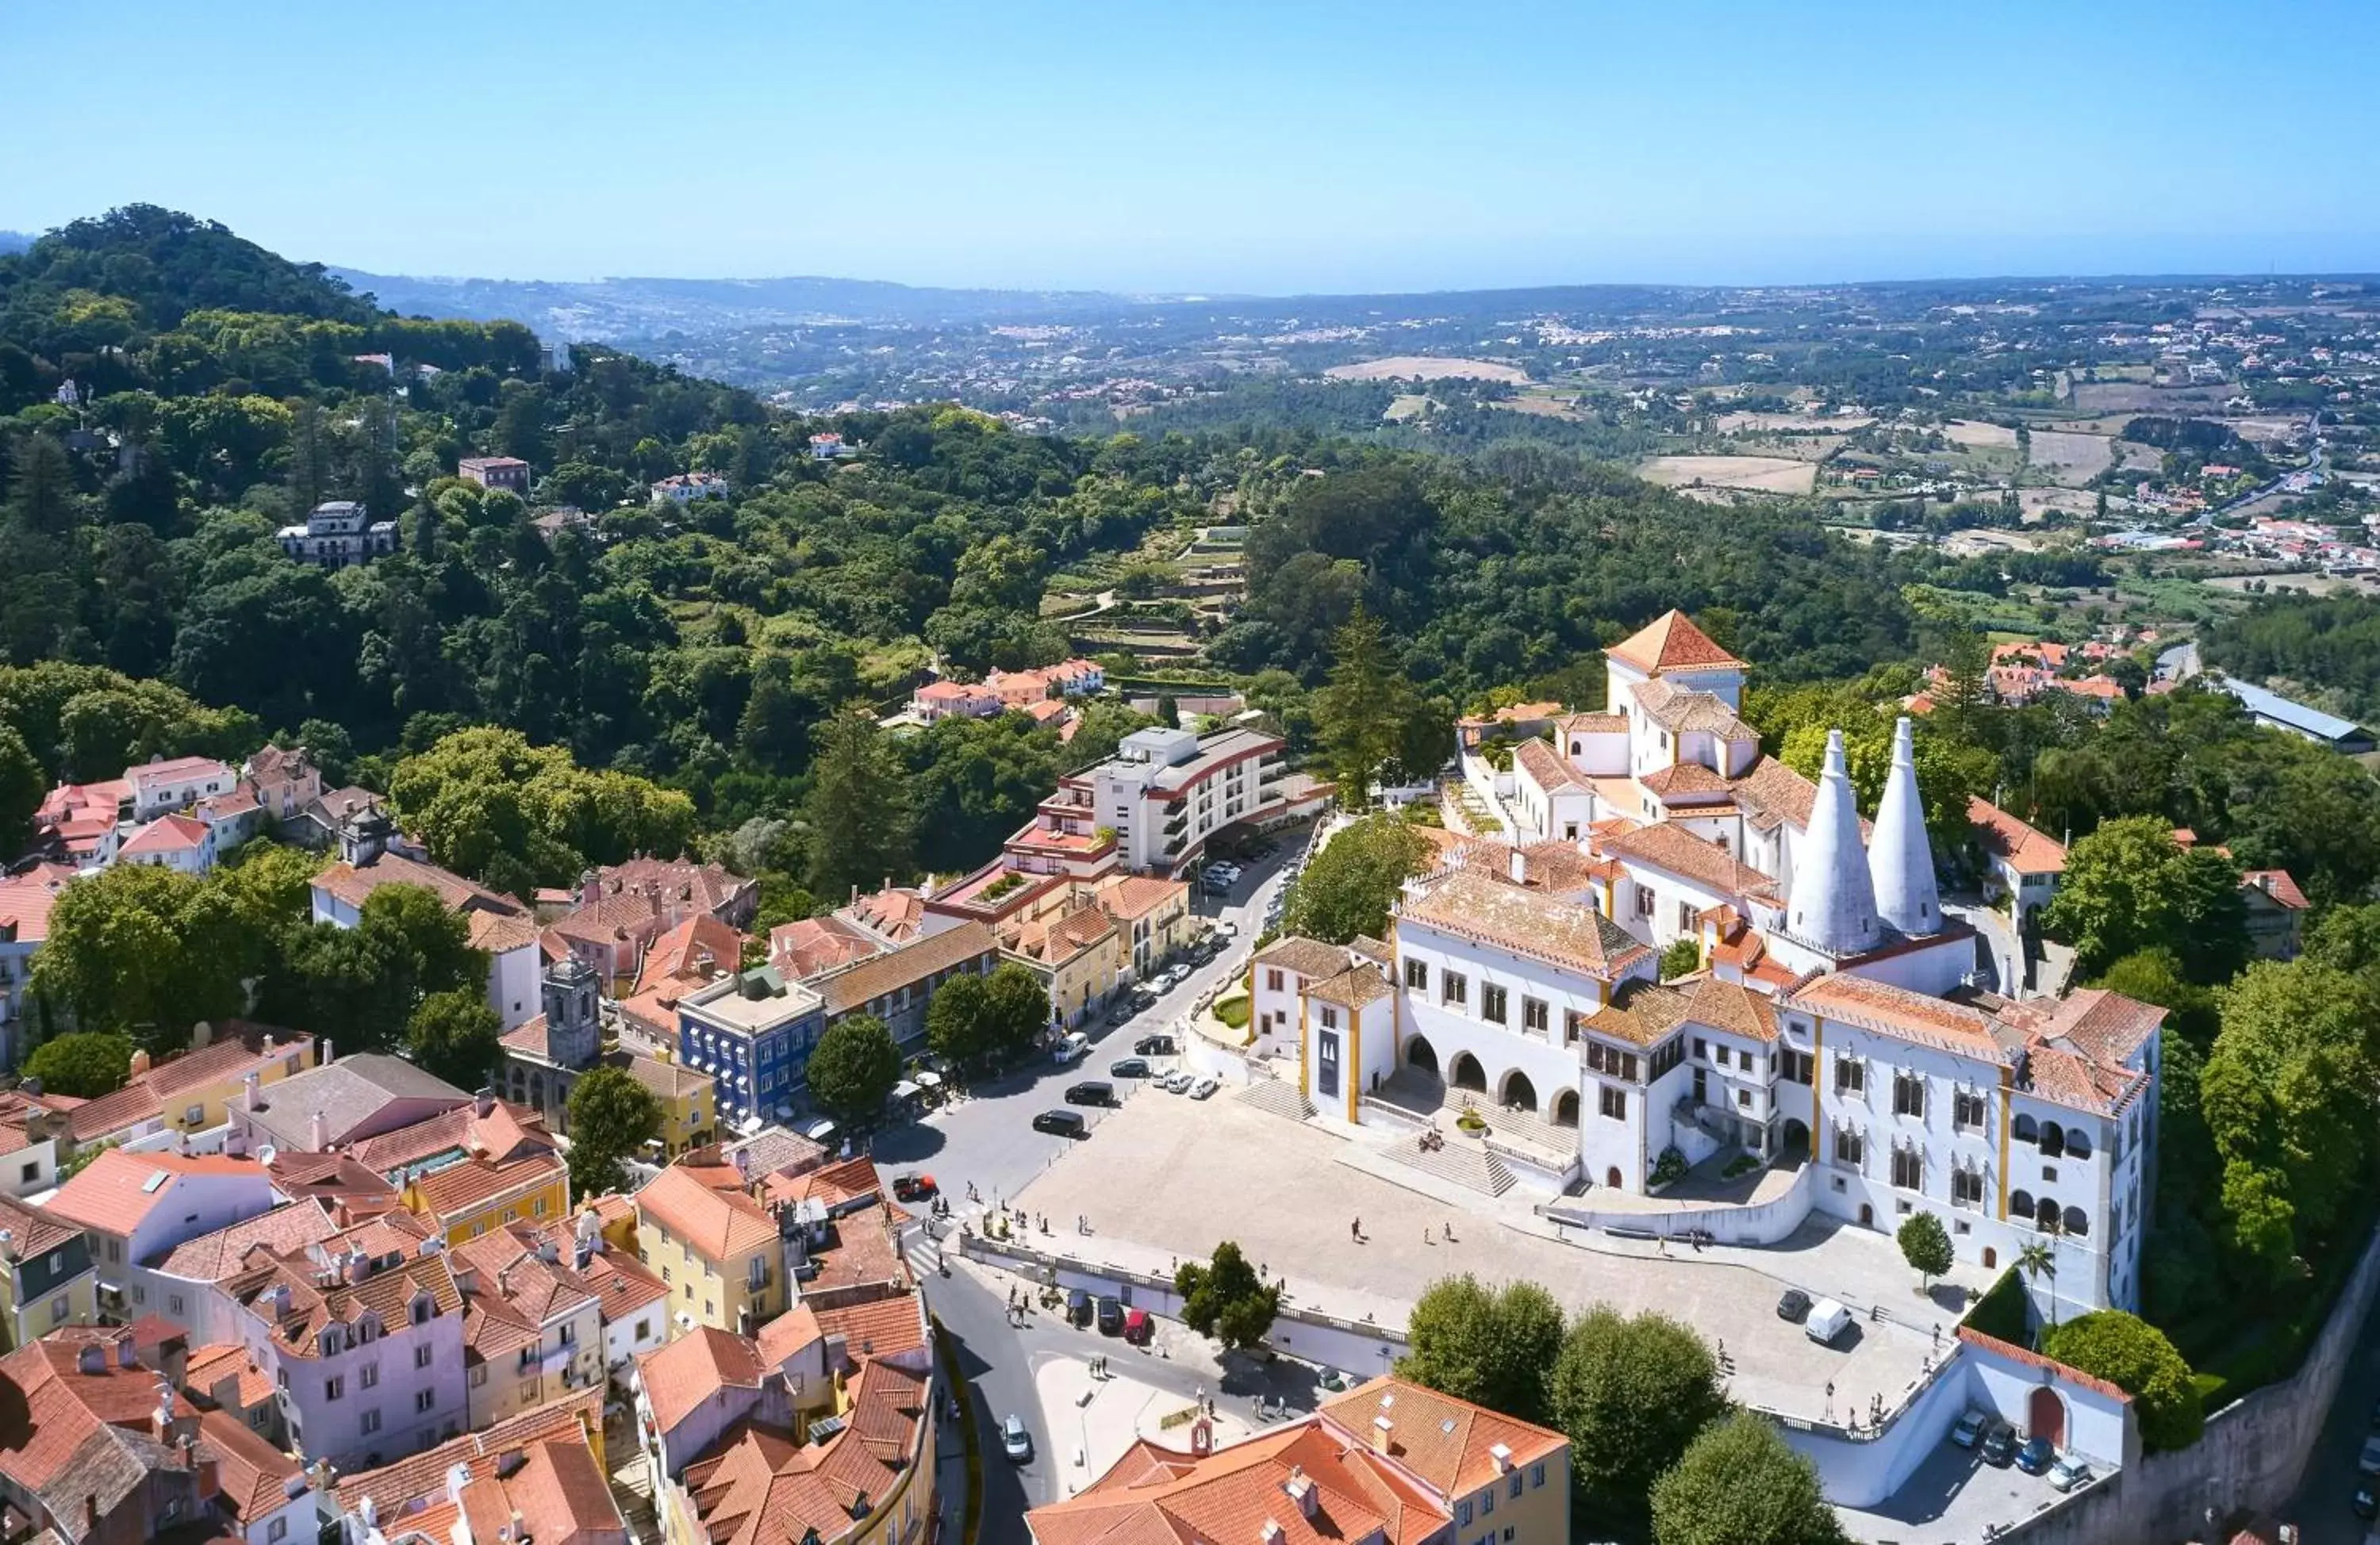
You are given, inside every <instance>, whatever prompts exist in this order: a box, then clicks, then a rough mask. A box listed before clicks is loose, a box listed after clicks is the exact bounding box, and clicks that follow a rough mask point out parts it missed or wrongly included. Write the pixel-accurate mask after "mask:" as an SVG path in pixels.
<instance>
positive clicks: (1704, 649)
mask: <svg viewBox="0 0 2380 1545" xmlns="http://www.w3.org/2000/svg"><path fill="white" fill-rule="evenodd" d="M1604 653H1606V654H1608V655H1616V656H1618V657H1619V658H1621V660H1622V661H1623V662H1625V663H1627V664H1629V665H1633V666H1634V667H1635V668H1636V669H1637V670H1642V671H1645V672H1646V673H1647V674H1651V675H1658V673H1660V672H1661V671H1664V670H1717V669H1723V668H1726V667H1729V666H1734V667H1738V668H1741V667H1742V666H1743V661H1742V660H1740V659H1737V658H1735V657H1734V656H1733V655H1730V654H1729V653H1728V652H1727V651H1726V650H1724V649H1722V648H1720V647H1719V646H1718V645H1717V644H1715V643H1713V642H1712V641H1711V636H1710V634H1706V633H1705V632H1703V630H1702V629H1700V628H1698V627H1696V626H1694V623H1693V622H1689V621H1687V619H1686V614H1685V613H1684V612H1682V611H1679V610H1676V609H1674V608H1672V609H1671V610H1668V611H1665V612H1663V613H1662V614H1661V615H1660V616H1658V617H1657V618H1655V619H1654V620H1653V621H1652V622H1649V623H1647V624H1645V626H1644V627H1642V628H1639V629H1638V630H1637V631H1636V632H1635V633H1633V634H1630V635H1629V636H1628V637H1627V638H1625V639H1623V640H1621V642H1620V643H1618V644H1614V645H1613V646H1611V647H1610V648H1609V649H1607V650H1605V651H1604Z"/></svg>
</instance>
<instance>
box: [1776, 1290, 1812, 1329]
mask: <svg viewBox="0 0 2380 1545" xmlns="http://www.w3.org/2000/svg"><path fill="white" fill-rule="evenodd" d="M1809 1317H1810V1295H1808V1294H1807V1293H1804V1292H1803V1291H1802V1290H1801V1289H1800V1288H1798V1287H1789V1288H1787V1289H1785V1296H1784V1297H1783V1298H1779V1299H1778V1300H1777V1318H1778V1319H1779V1320H1790V1321H1791V1322H1793V1323H1795V1324H1797V1325H1798V1324H1800V1323H1801V1322H1803V1321H1804V1320H1807V1319H1808V1318H1809Z"/></svg>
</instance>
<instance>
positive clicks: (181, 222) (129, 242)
mask: <svg viewBox="0 0 2380 1545" xmlns="http://www.w3.org/2000/svg"><path fill="white" fill-rule="evenodd" d="M10 284H44V285H49V286H55V287H57V288H64V289H87V290H95V291H98V292H100V293H103V294H107V295H114V296H121V297H123V298H124V299H126V300H128V301H131V302H132V303H133V304H135V305H136V306H138V307H139V308H140V314H141V320H143V321H145V322H147V323H148V324H149V325H151V326H152V327H157V328H161V329H163V328H171V327H173V326H175V325H176V324H177V323H179V322H180V321H181V320H182V318H183V317H184V316H186V315H188V313H190V312H192V311H200V310H224V311H266V312H277V313H281V314H283V315H287V316H297V317H314V318H320V319H322V320H330V321H342V322H355V323H358V324H364V323H369V322H371V321H373V320H376V314H375V312H374V311H373V309H372V307H371V304H370V302H369V301H368V300H365V299H364V298H363V297H361V296H356V295H354V294H351V293H350V292H349V291H348V289H347V287H346V285H345V284H341V283H340V282H339V281H338V280H336V279H334V278H332V277H331V276H330V275H329V274H328V273H327V272H325V271H324V269H323V267H322V264H320V263H295V262H291V261H290V260H288V259H286V258H284V257H282V256H281V255H280V254H279V253H276V252H269V251H267V250H265V249H264V248H263V247H259V246H258V245H256V243H254V242H252V241H249V240H248V239H247V238H246V237H243V236H237V235H233V234H232V232H231V229H230V227H228V226H226V225H223V224H220V223H217V222H215V221H212V220H200V219H197V218H195V217H194V216H191V215H187V214H182V213H180V212H178V211H174V210H166V209H160V208H158V207H157V206H156V205H154V204H128V205H126V206H125V207H124V208H122V209H119V210H110V211H108V212H107V213H105V214H103V215H97V216H94V217H92V218H91V219H88V220H78V221H76V222H74V223H72V224H68V225H62V226H60V227H59V228H58V229H56V230H55V231H52V232H50V233H49V234H48V235H43V236H40V237H38V238H36V239H35V240H34V241H33V242H32V243H31V244H30V246H28V247H25V248H24V249H23V251H22V254H21V255H20V256H18V258H17V259H16V260H15V261H14V263H12V264H11V266H10V268H9V270H8V272H6V273H0V286H5V285H10Z"/></svg>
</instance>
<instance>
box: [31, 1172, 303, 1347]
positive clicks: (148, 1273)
mask: <svg viewBox="0 0 2380 1545" xmlns="http://www.w3.org/2000/svg"><path fill="white" fill-rule="evenodd" d="M279 1201H280V1198H279V1197H277V1196H275V1195H274V1194H273V1180H272V1177H270V1176H268V1175H267V1174H266V1173H265V1170H264V1166H263V1165H261V1164H259V1163H257V1162H256V1161H255V1160H254V1159H239V1158H231V1157H227V1156H225V1155H222V1154H207V1155H193V1154H185V1153H136V1152H134V1151H133V1150H131V1149H127V1148H110V1149H106V1150H104V1151H103V1152H102V1153H100V1155H99V1156H98V1157H97V1158H95V1159H93V1160H92V1161H91V1163H90V1164H89V1165H85V1166H84V1167H83V1168H82V1169H81V1170H80V1171H79V1172H78V1173H77V1174H76V1175H75V1176H74V1177H73V1178H71V1179H69V1180H68V1181H67V1183H66V1184H65V1185H63V1186H61V1187H59V1188H58V1189H57V1193H56V1194H55V1196H53V1197H51V1198H50V1200H49V1201H47V1202H46V1203H44V1204H43V1205H44V1209H45V1211H46V1212H47V1213H49V1215H50V1216H51V1217H53V1218H55V1219H57V1220H58V1221H60V1222H62V1223H67V1224H71V1225H75V1226H76V1227H79V1228H80V1229H82V1230H83V1231H84V1232H85V1233H86V1234H87V1235H89V1236H90V1239H91V1261H92V1262H93V1264H94V1265H96V1266H97V1268H98V1272H99V1275H98V1280H97V1282H96V1283H95V1284H94V1289H95V1291H94V1300H93V1301H94V1304H95V1306H96V1309H97V1311H98V1313H99V1314H100V1315H101V1316H102V1317H103V1318H107V1319H112V1320H119V1321H121V1320H132V1319H137V1318H139V1317H140V1315H142V1314H145V1313H148V1312H150V1311H151V1310H152V1309H155V1310H164V1309H167V1308H169V1307H170V1306H169V1305H168V1304H167V1303H166V1301H165V1299H164V1293H163V1291H162V1289H161V1285H160V1284H159V1283H158V1281H157V1279H156V1276H155V1273H153V1272H152V1269H151V1266H150V1263H151V1262H153V1261H158V1260H160V1259H162V1258H164V1256H165V1255H166V1254H167V1252H169V1251H170V1250H172V1249H173V1248H174V1247H175V1246H176V1245H178V1244H181V1243H182V1242H183V1241H185V1240H188V1239H195V1238H197V1237H199V1236H200V1235H202V1234H211V1233H212V1232H213V1231H215V1230H216V1229H219V1228H222V1227H223V1226H225V1225H227V1224H234V1223H237V1222H239V1221H240V1220H241V1219H243V1218H252V1217H255V1216H256V1215H257V1214H259V1213H265V1212H269V1211H271V1210H272V1209H273V1207H274V1206H276V1205H278V1204H279Z"/></svg>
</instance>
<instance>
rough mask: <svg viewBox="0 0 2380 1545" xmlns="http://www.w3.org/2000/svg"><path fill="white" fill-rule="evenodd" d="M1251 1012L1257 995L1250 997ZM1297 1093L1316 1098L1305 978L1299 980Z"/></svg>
mask: <svg viewBox="0 0 2380 1545" xmlns="http://www.w3.org/2000/svg"><path fill="white" fill-rule="evenodd" d="M1248 1004H1249V1012H1250V1013H1254V1012H1255V1011H1256V1009H1255V1004H1256V995H1255V994H1253V993H1251V994H1249V995H1248ZM1297 1092H1298V1096H1299V1098H1301V1099H1306V1100H1311V1099H1313V1098H1314V1043H1313V1041H1312V1040H1310V1039H1308V1038H1307V1035H1306V1032H1305V977H1303V976H1301V977H1299V978H1298V979H1297Z"/></svg>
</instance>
